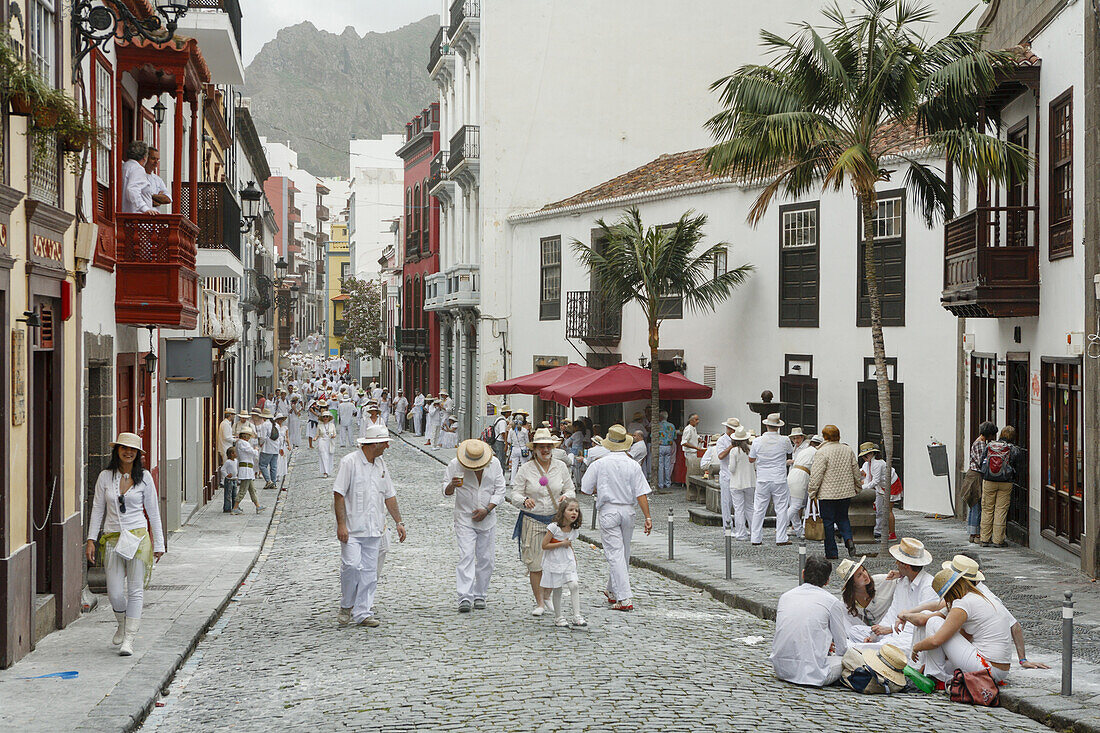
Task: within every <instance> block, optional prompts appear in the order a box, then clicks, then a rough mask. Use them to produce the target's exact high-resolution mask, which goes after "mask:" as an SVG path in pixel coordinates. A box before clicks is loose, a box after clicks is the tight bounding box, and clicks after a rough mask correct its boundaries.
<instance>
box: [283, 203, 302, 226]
mask: <svg viewBox="0 0 1100 733" xmlns="http://www.w3.org/2000/svg"><path fill="white" fill-rule="evenodd" d="M286 218H287V220H288V221H290V222H291V223H293V224H297V223H299V222H301V221H302V210H301V209H299V208H298V207H297V206H291V207H290V208H289V209H288V210H287V213H286Z"/></svg>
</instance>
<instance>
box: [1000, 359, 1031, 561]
mask: <svg viewBox="0 0 1100 733" xmlns="http://www.w3.org/2000/svg"><path fill="white" fill-rule="evenodd" d="M1007 388H1008V394H1007V395H1006V397H1007V399H1006V400H1005V424H1006V425H1011V426H1012V427H1014V428H1016V444H1017V445H1019V446H1020V447H1021V448H1023V449H1024V459H1023V460H1024V467H1023V470H1022V471H1021V472H1020V474H1019V475H1018V476H1017V477H1016V481H1015V483H1013V484H1012V498H1011V500H1010V501H1009V505H1008V528H1007V534H1008V538H1009V539H1010V540H1012V541H1013V542H1016V543H1018V544H1021V545H1023V546H1024V547H1027V545H1028V512H1029V507H1028V489H1029V485H1030V480H1029V479H1030V471H1029V469H1028V466H1029V460H1028V449H1029V448H1030V445H1029V444H1030V442H1031V441H1030V435H1031V430H1030V428H1031V420H1030V415H1031V412H1030V408H1031V389H1030V375H1029V370H1028V359H1027V356H1026V355H1024V356H1023V357H1021V358H1017V359H1013V358H1011V357H1010V358H1009V359H1008V377H1007Z"/></svg>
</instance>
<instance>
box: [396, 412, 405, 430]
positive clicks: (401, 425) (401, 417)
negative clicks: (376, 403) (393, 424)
mask: <svg viewBox="0 0 1100 733" xmlns="http://www.w3.org/2000/svg"><path fill="white" fill-rule="evenodd" d="M406 417H408V413H405V412H399V413H397V414H396V415H395V416H394V419H396V420H397V432H399V433H403V432H405V418H406Z"/></svg>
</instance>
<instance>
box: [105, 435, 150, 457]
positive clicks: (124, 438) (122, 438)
mask: <svg viewBox="0 0 1100 733" xmlns="http://www.w3.org/2000/svg"><path fill="white" fill-rule="evenodd" d="M111 447H112V448H113V447H121V448H133V449H134V450H136V451H137V452H138V453H144V452H145V449H144V448H142V447H141V436H140V435H138V434H137V433H119V434H118V437H116V438H115V439H114V442H112V443H111Z"/></svg>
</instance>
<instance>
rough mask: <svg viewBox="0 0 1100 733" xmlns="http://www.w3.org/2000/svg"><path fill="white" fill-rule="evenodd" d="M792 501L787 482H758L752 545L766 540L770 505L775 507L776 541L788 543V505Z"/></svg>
mask: <svg viewBox="0 0 1100 733" xmlns="http://www.w3.org/2000/svg"><path fill="white" fill-rule="evenodd" d="M790 501H791V494H790V491H789V490H788V489H787V480H786V479H783V480H782V481H760V480H759V479H758V480H757V481H756V497H755V501H754V503H753V507H752V537H751V539H752V543H753V544H754V545H755V544H760V543H761V542H762V541H763V538H764V515H765V514H767V513H768V503H769V502H770V503H772V504H774V505H775V541H776V542H777V543H779V542H786V541H787V505H788V504H789V503H790Z"/></svg>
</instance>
